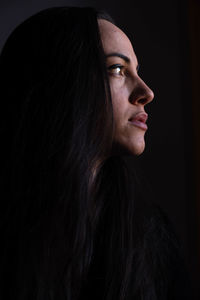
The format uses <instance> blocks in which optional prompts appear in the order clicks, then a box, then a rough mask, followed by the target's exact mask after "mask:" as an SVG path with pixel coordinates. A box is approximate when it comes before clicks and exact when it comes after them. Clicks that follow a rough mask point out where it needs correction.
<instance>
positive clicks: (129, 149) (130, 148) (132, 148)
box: [112, 141, 145, 156]
mask: <svg viewBox="0 0 200 300" xmlns="http://www.w3.org/2000/svg"><path fill="white" fill-rule="evenodd" d="M144 150H145V142H144V141H143V142H140V143H132V144H131V143H128V144H125V143H114V144H113V149H112V154H113V155H129V156H139V155H141V154H142V153H143V152H144Z"/></svg>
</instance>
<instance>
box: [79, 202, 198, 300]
mask: <svg viewBox="0 0 200 300" xmlns="http://www.w3.org/2000/svg"><path fill="white" fill-rule="evenodd" d="M136 220H137V221H138V222H139V220H140V224H137V225H139V226H138V227H137V226H136V227H137V230H139V231H140V234H141V233H142V234H143V240H142V243H138V244H137V245H136V249H135V253H136V256H135V259H136V261H135V265H133V280H132V283H130V297H128V298H127V299H130V300H178V299H181V300H192V299H194V298H193V294H192V289H191V283H190V276H189V272H188V270H187V268H186V264H185V261H184V257H183V255H182V250H181V246H180V243H179V241H178V239H177V237H176V236H175V234H174V231H173V228H172V225H171V223H170V222H169V219H168V218H167V216H166V215H165V214H164V213H163V211H162V210H161V209H160V208H159V207H158V206H157V205H153V206H152V207H151V208H150V209H148V213H147V214H146V215H145V216H143V217H142V218H141V216H140V218H138V219H137V218H136ZM141 224H142V226H141ZM102 247H103V245H100V244H99V243H98V242H97V248H96V256H95V259H94V261H93V264H92V267H91V269H90V273H89V278H88V282H87V285H86V286H85V288H84V290H83V293H82V297H81V300H82V299H87V300H89V299H93V300H103V299H105V296H104V295H103V290H104V287H105V272H104V271H105V268H104V267H105V264H104V257H103V248H102ZM144 253H145V257H141V254H142V255H144ZM135 282H137V284H135ZM136 285H138V287H139V288H138V289H137V288H135V286H136ZM131 286H133V287H134V288H135V291H137V292H133V293H132V292H131ZM116 288H117V287H116ZM113 300H114V299H113Z"/></svg>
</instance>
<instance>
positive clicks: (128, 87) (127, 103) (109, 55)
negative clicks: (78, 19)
mask: <svg viewBox="0 0 200 300" xmlns="http://www.w3.org/2000/svg"><path fill="white" fill-rule="evenodd" d="M98 24H99V28H100V34H101V39H102V43H103V48H104V52H105V55H106V63H107V69H108V74H109V82H110V89H111V96H112V104H113V113H114V121H115V134H114V142H115V144H116V145H118V147H119V148H120V149H121V150H122V149H123V150H125V151H126V152H127V151H128V153H131V154H133V155H139V154H141V153H142V152H143V151H144V148H145V141H144V135H145V132H146V130H147V125H146V120H147V114H146V113H145V110H144V107H145V105H146V104H147V103H149V102H151V101H152V100H153V98H154V94H153V92H152V90H151V89H150V88H149V87H148V86H147V85H146V84H145V83H144V81H143V80H142V79H141V78H140V76H139V75H138V73H137V70H138V61H137V57H136V55H135V53H134V50H133V47H132V45H131V42H130V40H129V39H128V37H127V36H126V35H125V34H124V32H123V31H121V30H120V29H119V28H118V27H116V26H115V25H113V24H112V23H110V22H108V21H106V20H103V19H100V20H98Z"/></svg>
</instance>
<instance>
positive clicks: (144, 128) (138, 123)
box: [129, 120, 148, 130]
mask: <svg viewBox="0 0 200 300" xmlns="http://www.w3.org/2000/svg"><path fill="white" fill-rule="evenodd" d="M129 123H130V124H132V125H134V126H137V127H139V128H141V129H143V130H147V129H148V127H147V124H146V123H143V122H141V121H138V120H134V121H129Z"/></svg>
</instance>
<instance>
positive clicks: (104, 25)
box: [98, 19, 137, 64]
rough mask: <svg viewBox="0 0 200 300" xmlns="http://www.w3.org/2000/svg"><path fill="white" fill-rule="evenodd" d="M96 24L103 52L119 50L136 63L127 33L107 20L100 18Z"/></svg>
mask: <svg viewBox="0 0 200 300" xmlns="http://www.w3.org/2000/svg"><path fill="white" fill-rule="evenodd" d="M98 24H99V30H100V34H101V39H102V43H103V48H104V52H105V54H109V53H111V52H119V53H121V54H124V55H126V56H128V57H129V58H130V60H131V61H132V62H134V63H135V64H137V57H136V55H135V52H134V50H133V46H132V44H131V42H130V40H129V38H128V37H127V35H126V34H125V33H124V32H123V31H122V30H121V29H120V28H118V27H117V26H115V25H114V24H112V23H111V22H109V21H106V20H103V19H100V20H98Z"/></svg>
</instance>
